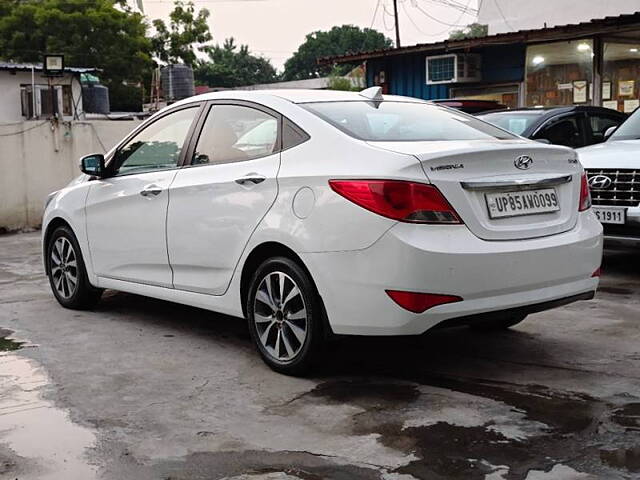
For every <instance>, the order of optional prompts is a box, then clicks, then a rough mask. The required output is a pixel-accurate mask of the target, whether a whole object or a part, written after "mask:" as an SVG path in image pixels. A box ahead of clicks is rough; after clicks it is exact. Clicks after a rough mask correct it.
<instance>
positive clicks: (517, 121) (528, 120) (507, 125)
mask: <svg viewBox="0 0 640 480" xmlns="http://www.w3.org/2000/svg"><path fill="white" fill-rule="evenodd" d="M540 115H541V112H526V113H525V112H514V113H508V112H503V113H486V114H484V115H478V116H477V117H478V118H480V119H482V120H484V121H485V122H489V123H492V124H493V125H497V126H498V127H500V128H504V129H505V130H509V131H510V132H511V133H515V134H516V135H522V133H523V132H524V131H525V130H526V129H527V128H529V127H530V126H531V125H532V124H533V123H534V122H536V121H537V120H538V118H540Z"/></svg>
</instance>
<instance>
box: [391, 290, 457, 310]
mask: <svg viewBox="0 0 640 480" xmlns="http://www.w3.org/2000/svg"><path fill="white" fill-rule="evenodd" d="M386 292H387V295H389V296H390V297H391V299H392V300H393V301H394V302H396V303H397V304H398V305H400V306H401V307H402V308H404V309H405V310H409V311H410V312H413V313H422V312H424V311H426V310H429V309H430V308H433V307H436V306H438V305H444V304H446V303H454V302H461V301H462V298H461V297H457V296H455V295H437V294H433V293H415V292H402V291H399V290H387V291H386Z"/></svg>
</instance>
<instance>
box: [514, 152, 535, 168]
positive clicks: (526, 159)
mask: <svg viewBox="0 0 640 480" xmlns="http://www.w3.org/2000/svg"><path fill="white" fill-rule="evenodd" d="M513 164H514V165H515V166H516V168H519V169H520V170H529V169H530V168H531V165H533V158H531V157H530V156H529V155H520V156H519V157H518V158H516V159H515V160H514V161H513Z"/></svg>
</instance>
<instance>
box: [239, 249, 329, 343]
mask: <svg viewBox="0 0 640 480" xmlns="http://www.w3.org/2000/svg"><path fill="white" fill-rule="evenodd" d="M272 257H285V258H288V259H290V260H293V261H294V262H296V263H297V264H298V265H299V266H300V268H302V269H303V270H304V271H305V272H306V273H307V275H309V278H310V279H311V283H312V285H313V288H315V290H316V293H317V294H318V297H319V298H320V304H321V305H322V309H323V310H325V308H324V301H323V300H322V296H321V295H320V292H319V291H318V287H317V285H316V282H315V280H314V278H313V275H311V272H310V271H309V268H308V267H307V266H306V265H305V263H304V262H303V261H302V259H301V258H300V256H299V255H298V254H297V253H296V252H294V251H293V250H292V249H291V248H290V247H287V246H286V245H284V244H282V243H279V242H264V243H261V244H259V245H256V246H255V247H254V248H253V250H251V253H249V255H248V256H247V259H246V260H245V262H244V265H243V266H242V273H241V275H240V302H241V303H242V314H243V315H244V316H245V318H246V316H247V305H246V304H247V295H248V293H249V282H250V281H251V277H252V275H253V273H254V272H255V271H256V269H257V268H258V266H259V265H260V264H261V263H262V262H264V261H265V260H267V259H269V258H272ZM323 317H324V323H325V327H326V329H325V331H326V332H330V331H331V327H330V325H329V322H328V321H327V315H326V311H325V312H324V315H323Z"/></svg>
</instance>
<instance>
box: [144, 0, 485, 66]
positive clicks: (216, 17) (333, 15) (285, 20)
mask: <svg viewBox="0 0 640 480" xmlns="http://www.w3.org/2000/svg"><path fill="white" fill-rule="evenodd" d="M143 2H144V10H145V13H146V14H147V16H148V17H149V18H150V19H155V18H163V19H166V18H167V16H168V13H169V12H170V11H171V9H172V6H173V1H172V0H143ZM446 2H447V0H398V9H399V16H398V17H399V22H400V42H401V44H402V46H405V45H415V44H416V43H429V42H435V41H438V40H443V39H445V38H447V37H448V34H449V31H451V30H455V29H456V28H460V27H463V26H464V25H467V24H469V23H473V22H474V21H475V20H476V16H475V12H461V11H460V10H457V9H455V8H452V7H449V6H446V5H443V4H442V3H446ZM194 3H195V5H196V7H197V8H207V9H208V10H209V11H210V12H211V17H210V22H209V26H210V28H211V32H212V34H213V38H214V42H215V43H220V44H222V43H223V41H224V39H225V38H228V37H234V38H235V39H236V43H237V44H247V45H249V49H250V50H251V52H252V53H254V54H258V55H262V56H264V57H267V58H269V59H270V60H271V62H272V63H273V65H274V66H275V67H276V68H277V69H278V70H282V69H283V65H284V62H285V61H286V59H287V58H289V57H290V56H291V55H292V54H293V53H294V52H295V51H296V50H297V48H298V46H299V45H300V44H301V43H302V42H304V39H305V36H306V35H307V34H308V33H311V32H313V31H316V30H328V29H330V28H331V27H333V26H335V25H345V24H351V25H357V26H359V27H363V28H365V27H370V26H371V25H372V21H373V27H374V28H375V29H377V30H379V31H380V32H383V33H384V34H385V35H387V36H388V37H389V38H391V39H395V32H394V29H393V1H392V0H194ZM457 3H459V4H462V6H466V5H468V7H469V8H471V9H474V8H477V5H478V0H457ZM377 5H378V8H377V12H376V6H377ZM374 13H375V14H376V15H375V19H374Z"/></svg>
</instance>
